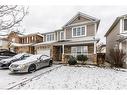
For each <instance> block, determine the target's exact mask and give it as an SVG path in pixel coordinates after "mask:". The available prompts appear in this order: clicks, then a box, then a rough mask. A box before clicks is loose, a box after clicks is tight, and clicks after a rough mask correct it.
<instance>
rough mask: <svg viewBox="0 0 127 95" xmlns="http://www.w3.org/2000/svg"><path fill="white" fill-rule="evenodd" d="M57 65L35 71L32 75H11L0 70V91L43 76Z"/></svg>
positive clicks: (7, 71) (4, 70)
mask: <svg viewBox="0 0 127 95" xmlns="http://www.w3.org/2000/svg"><path fill="white" fill-rule="evenodd" d="M58 66H59V65H53V66H52V67H46V68H43V69H40V70H37V71H36V72H34V73H31V74H28V73H23V74H13V73H11V72H10V71H9V70H8V69H0V89H7V88H10V87H12V86H14V85H16V84H18V83H20V82H22V81H25V80H28V79H31V78H33V77H36V76H38V75H40V74H43V73H45V72H47V71H50V70H51V69H54V68H57V67H58Z"/></svg>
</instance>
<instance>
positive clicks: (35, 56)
mask: <svg viewBox="0 0 127 95" xmlns="http://www.w3.org/2000/svg"><path fill="white" fill-rule="evenodd" d="M40 56H41V55H39V54H38V55H32V56H30V57H28V58H26V60H27V61H35V60H37V59H38V58H39V57H40Z"/></svg>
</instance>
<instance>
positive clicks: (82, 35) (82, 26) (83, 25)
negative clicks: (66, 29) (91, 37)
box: [72, 25, 87, 37]
mask: <svg viewBox="0 0 127 95" xmlns="http://www.w3.org/2000/svg"><path fill="white" fill-rule="evenodd" d="M81 27H85V34H84V35H80V36H74V34H73V29H74V28H81ZM86 33H87V25H83V26H76V27H72V37H82V36H86V35H87V34H86Z"/></svg>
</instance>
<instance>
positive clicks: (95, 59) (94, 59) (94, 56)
mask: <svg viewBox="0 0 127 95" xmlns="http://www.w3.org/2000/svg"><path fill="white" fill-rule="evenodd" d="M96 51H97V49H96V41H94V54H93V63H94V64H97V53H96Z"/></svg>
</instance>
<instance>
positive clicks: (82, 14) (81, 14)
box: [63, 12, 100, 27]
mask: <svg viewBox="0 0 127 95" xmlns="http://www.w3.org/2000/svg"><path fill="white" fill-rule="evenodd" d="M79 16H81V17H84V18H86V19H89V20H90V21H95V22H96V21H97V22H100V20H99V19H97V18H95V17H92V16H90V15H87V14H84V13H82V12H78V13H77V14H76V15H75V16H74V17H72V18H71V19H70V20H69V21H68V22H67V23H66V24H65V25H64V26H63V27H65V26H67V25H69V24H70V23H72V22H73V21H74V20H75V19H76V18H77V17H79Z"/></svg>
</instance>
